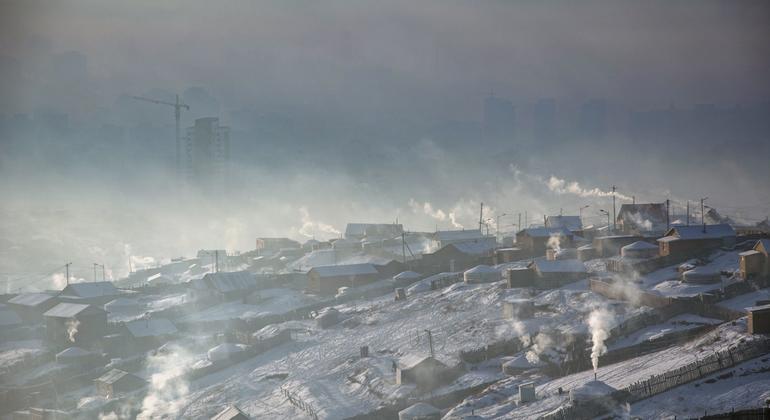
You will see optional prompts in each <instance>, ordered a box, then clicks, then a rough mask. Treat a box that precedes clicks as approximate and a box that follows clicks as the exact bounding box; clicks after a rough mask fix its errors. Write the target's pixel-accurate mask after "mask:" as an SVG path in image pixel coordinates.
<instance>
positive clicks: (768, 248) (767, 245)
mask: <svg viewBox="0 0 770 420" xmlns="http://www.w3.org/2000/svg"><path fill="white" fill-rule="evenodd" d="M760 245H761V246H762V248H763V249H764V250H765V252H770V239H760V240H758V241H757V243H756V244H755V245H754V249H756V250H759V248H760Z"/></svg>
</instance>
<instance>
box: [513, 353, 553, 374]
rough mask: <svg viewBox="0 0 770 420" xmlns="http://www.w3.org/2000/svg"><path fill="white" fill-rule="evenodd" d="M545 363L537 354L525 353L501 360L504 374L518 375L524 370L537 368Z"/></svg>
mask: <svg viewBox="0 0 770 420" xmlns="http://www.w3.org/2000/svg"><path fill="white" fill-rule="evenodd" d="M533 354H534V353H533ZM545 365H546V364H545V363H544V362H543V361H542V360H540V359H539V358H538V357H537V356H535V357H532V356H529V357H527V354H520V355H518V356H514V357H513V358H511V359H509V360H507V361H505V362H503V373H505V374H506V375H519V374H521V373H522V372H524V371H527V370H530V369H537V368H540V367H543V366H545Z"/></svg>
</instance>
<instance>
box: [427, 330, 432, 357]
mask: <svg viewBox="0 0 770 420" xmlns="http://www.w3.org/2000/svg"><path fill="white" fill-rule="evenodd" d="M425 332H426V333H428V346H430V357H434V353H433V334H431V332H430V330H425Z"/></svg>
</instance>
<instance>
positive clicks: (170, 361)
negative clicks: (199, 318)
mask: <svg viewBox="0 0 770 420" xmlns="http://www.w3.org/2000/svg"><path fill="white" fill-rule="evenodd" d="M192 361H193V356H192V355H191V354H190V353H188V352H187V351H186V350H184V349H183V348H181V347H173V348H170V349H165V351H163V352H157V353H156V354H153V355H150V356H149V357H148V358H147V368H148V369H149V370H150V371H153V372H154V373H153V374H152V376H151V377H150V387H149V390H148V391H147V396H145V397H144V400H142V410H141V412H140V413H139V415H138V416H137V420H147V419H156V418H169V417H177V415H178V414H179V412H180V411H181V409H182V408H184V405H185V404H186V398H187V396H188V395H189V393H190V386H189V384H188V383H187V380H186V379H185V378H184V374H185V372H186V370H187V366H189V365H190V363H191V362H192Z"/></svg>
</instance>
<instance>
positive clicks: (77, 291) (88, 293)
mask: <svg viewBox="0 0 770 420" xmlns="http://www.w3.org/2000/svg"><path fill="white" fill-rule="evenodd" d="M118 294H120V291H119V290H118V289H117V288H116V287H115V285H114V284H112V282H109V281H96V282H91V283H73V284H70V285H68V286H67V287H65V288H64V290H62V295H66V296H77V297H81V298H94V297H100V296H114V295H118Z"/></svg>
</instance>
